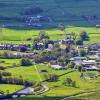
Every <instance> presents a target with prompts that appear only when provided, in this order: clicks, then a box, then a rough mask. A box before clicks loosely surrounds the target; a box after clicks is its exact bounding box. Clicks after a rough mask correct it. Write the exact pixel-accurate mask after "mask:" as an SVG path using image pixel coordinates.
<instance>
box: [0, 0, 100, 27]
mask: <svg viewBox="0 0 100 100" xmlns="http://www.w3.org/2000/svg"><path fill="white" fill-rule="evenodd" d="M99 5H100V1H99V0H42V1H41V0H28V1H27V0H21V1H20V0H0V24H1V25H6V26H10V25H12V26H16V25H17V26H18V25H22V26H20V27H24V28H27V27H26V26H24V25H25V22H23V21H22V20H21V19H23V18H25V16H37V15H41V16H45V17H47V16H49V17H51V18H52V22H41V24H42V28H44V27H46V28H53V27H56V26H57V24H58V23H65V24H66V25H74V26H95V25H96V24H99V23H100V21H99V20H100V18H98V19H95V20H90V21H87V20H84V18H83V17H82V16H88V15H90V16H98V17H99V16H100V12H99V8H100V6H99ZM37 8H39V9H40V10H38V12H35V9H37Z"/></svg>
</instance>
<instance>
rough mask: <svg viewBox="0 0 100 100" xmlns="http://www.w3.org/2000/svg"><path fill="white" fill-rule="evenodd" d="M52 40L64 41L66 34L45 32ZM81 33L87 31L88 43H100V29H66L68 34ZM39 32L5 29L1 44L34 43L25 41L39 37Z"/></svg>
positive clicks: (51, 31)
mask: <svg viewBox="0 0 100 100" xmlns="http://www.w3.org/2000/svg"><path fill="white" fill-rule="evenodd" d="M45 31H46V32H47V33H48V35H49V36H50V39H52V40H59V39H64V38H65V36H64V35H59V34H64V33H63V32H62V31H60V30H58V29H51V30H45ZM81 31H86V32H87V33H89V37H90V41H88V42H86V43H100V39H99V38H100V29H99V28H98V29H96V28H92V27H90V28H86V27H68V28H66V33H70V32H75V33H77V34H79V32H81ZM38 33H39V30H11V29H3V30H2V32H1V33H0V34H1V37H0V43H8V42H9V43H26V44H28V43H32V42H31V41H25V40H26V39H27V38H35V37H37V36H38Z"/></svg>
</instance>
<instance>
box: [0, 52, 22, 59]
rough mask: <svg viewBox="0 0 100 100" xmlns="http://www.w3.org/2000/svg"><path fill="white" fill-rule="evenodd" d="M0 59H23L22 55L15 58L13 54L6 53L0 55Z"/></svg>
mask: <svg viewBox="0 0 100 100" xmlns="http://www.w3.org/2000/svg"><path fill="white" fill-rule="evenodd" d="M0 58H4V59H17V58H21V56H20V55H17V56H15V55H14V54H13V53H11V52H4V53H2V54H0Z"/></svg>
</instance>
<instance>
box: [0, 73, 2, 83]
mask: <svg viewBox="0 0 100 100" xmlns="http://www.w3.org/2000/svg"><path fill="white" fill-rule="evenodd" d="M1 81H2V74H1V73H0V82H1Z"/></svg>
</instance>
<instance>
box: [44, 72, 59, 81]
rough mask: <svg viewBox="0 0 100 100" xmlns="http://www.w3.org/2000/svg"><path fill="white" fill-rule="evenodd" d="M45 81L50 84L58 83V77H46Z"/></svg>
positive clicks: (52, 75)
mask: <svg viewBox="0 0 100 100" xmlns="http://www.w3.org/2000/svg"><path fill="white" fill-rule="evenodd" d="M44 77H45V80H46V81H48V82H56V81H58V76H57V75H56V74H49V75H45V76H44Z"/></svg>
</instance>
